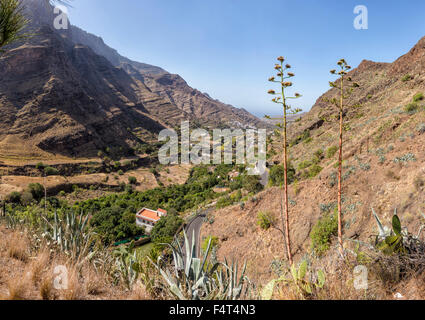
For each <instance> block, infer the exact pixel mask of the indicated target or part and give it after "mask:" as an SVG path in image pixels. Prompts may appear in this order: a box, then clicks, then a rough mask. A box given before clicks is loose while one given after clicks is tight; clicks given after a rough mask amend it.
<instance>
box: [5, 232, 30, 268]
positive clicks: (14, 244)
mask: <svg viewBox="0 0 425 320" xmlns="http://www.w3.org/2000/svg"><path fill="white" fill-rule="evenodd" d="M7 253H8V255H9V257H11V258H14V259H17V260H20V261H22V262H27V261H28V258H29V243H28V240H27V238H26V237H25V236H22V235H19V234H17V233H15V234H13V235H12V237H11V239H10V241H9V243H8V251H7Z"/></svg>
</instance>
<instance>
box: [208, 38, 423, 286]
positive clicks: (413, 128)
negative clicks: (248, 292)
mask: <svg viewBox="0 0 425 320" xmlns="http://www.w3.org/2000/svg"><path fill="white" fill-rule="evenodd" d="M331 67H332V66H330V68H331ZM349 75H350V76H351V77H352V78H353V81H356V82H358V83H359V85H360V88H357V89H356V90H355V91H354V92H353V94H352V96H351V97H350V99H349V100H348V102H347V105H353V106H354V107H351V108H348V110H349V111H348V112H347V113H346V115H345V121H346V123H347V124H348V126H347V128H346V131H345V133H344V135H345V137H344V163H343V170H344V171H343V178H344V182H343V192H344V201H343V211H344V217H343V219H344V237H345V239H351V240H361V241H364V242H367V243H369V242H370V241H371V239H373V235H376V234H377V228H376V223H375V220H374V218H373V216H372V214H371V208H374V209H375V211H376V212H377V214H378V215H379V217H380V218H381V220H382V222H383V223H385V224H386V225H387V226H389V225H390V221H391V217H392V215H393V213H394V209H397V212H398V214H399V216H400V218H401V222H402V225H403V226H406V227H408V229H409V230H410V231H411V232H413V233H415V234H416V232H417V231H418V229H419V226H420V225H421V224H423V223H424V221H425V220H424V218H425V216H423V214H425V160H424V159H425V98H424V97H423V96H421V95H418V93H423V95H424V96H425V38H423V39H421V40H420V41H419V42H418V43H417V45H416V46H415V47H414V48H413V49H412V50H411V51H410V52H409V53H407V54H406V55H404V56H402V57H401V58H399V59H398V60H396V61H395V62H393V63H376V62H371V61H363V62H362V63H361V64H360V65H359V66H358V68H356V69H354V70H353V71H351V72H350V74H349ZM406 75H409V76H410V77H408V76H406ZM330 79H332V78H331V76H330ZM335 94H336V91H335V89H332V90H330V91H328V92H326V93H325V94H324V95H323V96H322V97H320V98H319V99H318V100H317V102H316V104H315V105H314V106H313V108H312V109H311V111H310V112H308V113H307V114H305V115H304V116H303V117H302V119H301V120H300V121H298V122H296V123H295V124H294V125H292V126H291V128H290V141H291V142H292V143H291V146H292V147H291V148H290V158H291V161H292V163H293V165H294V167H295V168H297V179H298V180H299V181H298V182H297V183H295V184H293V185H292V186H291V187H290V195H289V197H290V209H291V212H290V224H291V239H292V241H293V251H294V253H295V260H296V261H297V260H299V259H301V257H302V256H304V254H306V253H307V252H310V251H311V247H310V245H311V240H310V232H311V230H312V228H313V226H314V225H315V224H316V223H317V221H318V220H319V218H321V217H323V216H324V215H325V214H327V213H328V212H333V210H334V208H335V206H336V200H337V183H336V177H337V169H335V167H334V165H335V163H336V161H337V155H336V154H335V155H333V156H331V157H329V158H327V157H326V156H325V157H324V158H323V159H320V160H319V161H320V162H319V164H318V165H319V166H321V167H322V168H323V170H322V171H321V172H320V173H319V174H318V175H317V176H316V177H314V178H307V176H308V174H309V170H310V168H306V169H301V168H302V167H301V168H299V166H298V165H299V164H300V163H301V162H304V161H306V160H307V161H312V160H313V157H314V153H315V152H316V151H317V150H322V151H324V153H325V154H326V151H327V149H328V148H329V147H331V146H337V145H338V123H337V122H325V121H324V120H323V116H328V115H331V114H334V112H335V111H334V110H333V109H332V108H330V107H329V106H328V105H327V104H326V103H325V102H323V98H324V97H328V98H329V97H333V96H334V95H335ZM414 96H416V100H417V101H416V102H415V103H413V104H412V101H413V97H414ZM408 105H410V106H409V108H407V106H408ZM300 137H301V138H300ZM308 137H309V138H308ZM275 140H277V138H275ZM274 148H275V150H276V151H277V153H278V154H281V148H280V146H279V143H278V141H276V142H275V144H274ZM273 160H275V161H276V162H281V156H276V157H275V158H274V159H273ZM304 166H305V163H304ZM280 201H281V191H280V189H279V188H277V187H272V188H268V189H266V190H265V191H263V192H262V193H261V194H259V195H258V196H256V199H255V200H254V201H248V202H246V204H245V206H244V209H241V208H240V207H239V206H233V207H229V208H225V209H221V210H218V211H217V212H216V213H215V214H214V215H215V217H214V219H211V220H214V223H212V224H206V225H204V227H203V231H202V232H203V236H207V235H216V236H218V238H219V239H220V248H219V250H218V255H219V257H223V256H227V257H230V256H234V257H235V258H237V259H238V260H239V261H241V260H242V261H243V260H246V261H250V262H251V263H250V264H249V265H248V271H249V274H250V276H251V277H252V278H253V279H260V280H262V281H266V280H267V279H270V277H272V276H273V273H272V269H271V263H272V261H273V260H276V259H277V260H280V259H284V257H285V251H284V244H283V239H282V235H281V233H280V232H279V231H277V230H275V229H269V230H261V229H260V227H259V226H258V225H257V223H256V222H257V214H258V212H260V211H262V212H269V213H270V214H271V215H272V216H274V217H275V219H276V221H278V223H279V226H280V223H281V222H280V221H281V220H280V211H279V210H280V209H279V208H280ZM345 244H346V245H347V246H349V247H352V246H353V242H351V241H350V240H346V241H345ZM335 245H336V241H334V242H333V244H332V246H335ZM352 248H353V247H352ZM263 283H264V282H263Z"/></svg>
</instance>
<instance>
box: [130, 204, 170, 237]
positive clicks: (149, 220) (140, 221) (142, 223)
mask: <svg viewBox="0 0 425 320" xmlns="http://www.w3.org/2000/svg"><path fill="white" fill-rule="evenodd" d="M165 215H167V211H166V210H164V209H161V208H158V210H156V211H155V210H152V209H148V208H143V209H142V210H140V211H139V212H137V213H136V224H137V225H138V226H139V227H144V228H145V230H146V232H151V230H152V228H153V227H154V225H155V224H156V223H157V222H158V221H159V219H161V217H163V216H165Z"/></svg>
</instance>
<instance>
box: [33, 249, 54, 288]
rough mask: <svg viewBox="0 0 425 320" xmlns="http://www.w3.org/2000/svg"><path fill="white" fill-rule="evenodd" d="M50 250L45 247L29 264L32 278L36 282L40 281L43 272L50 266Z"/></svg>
mask: <svg viewBox="0 0 425 320" xmlns="http://www.w3.org/2000/svg"><path fill="white" fill-rule="evenodd" d="M49 260H50V252H49V249H47V248H44V249H42V250H41V252H40V253H39V254H38V255H37V257H36V258H35V259H34V260H33V261H31V264H30V266H29V272H30V274H31V279H32V281H33V283H34V284H36V283H38V282H40V280H41V278H42V274H43V272H44V271H45V270H47V268H48V267H49Z"/></svg>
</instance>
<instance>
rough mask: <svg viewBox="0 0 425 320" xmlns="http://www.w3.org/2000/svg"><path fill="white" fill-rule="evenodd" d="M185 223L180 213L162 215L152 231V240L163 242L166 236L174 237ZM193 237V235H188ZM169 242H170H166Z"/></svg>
mask: <svg viewBox="0 0 425 320" xmlns="http://www.w3.org/2000/svg"><path fill="white" fill-rule="evenodd" d="M182 224H183V219H182V218H181V217H180V216H179V215H178V214H170V213H169V214H167V215H166V216H163V217H161V219H159V221H158V222H157V223H156V224H155V226H154V227H153V229H152V231H151V237H152V241H153V242H154V243H158V242H161V241H163V240H161V239H164V238H167V239H171V240H172V239H173V237H174V235H175V234H176V232H177V230H178V229H179V228H180V226H181V225H182ZM188 236H189V237H192V235H188ZM166 243H169V242H166Z"/></svg>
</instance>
